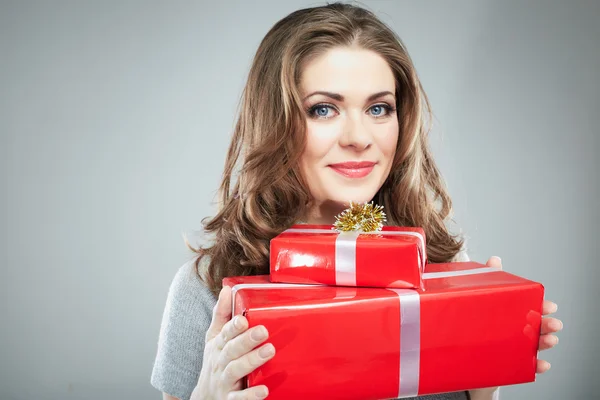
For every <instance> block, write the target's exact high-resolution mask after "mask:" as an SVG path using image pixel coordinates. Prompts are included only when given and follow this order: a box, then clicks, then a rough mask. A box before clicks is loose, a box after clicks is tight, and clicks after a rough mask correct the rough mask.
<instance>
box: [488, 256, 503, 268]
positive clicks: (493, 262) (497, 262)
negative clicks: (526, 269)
mask: <svg viewBox="0 0 600 400" xmlns="http://www.w3.org/2000/svg"><path fill="white" fill-rule="evenodd" d="M485 265H486V267H492V268H500V269H502V259H501V258H500V257H498V256H492V257H490V259H489V260H488V261H487V262H486V263H485Z"/></svg>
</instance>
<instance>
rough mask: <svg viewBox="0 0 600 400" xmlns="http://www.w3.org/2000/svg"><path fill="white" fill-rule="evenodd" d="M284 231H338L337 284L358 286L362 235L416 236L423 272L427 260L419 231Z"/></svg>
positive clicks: (293, 229)
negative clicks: (357, 248)
mask: <svg viewBox="0 0 600 400" xmlns="http://www.w3.org/2000/svg"><path fill="white" fill-rule="evenodd" d="M283 233H317V234H323V233H334V234H335V233H337V235H338V236H337V238H336V240H335V284H336V285H339V286H356V240H357V239H358V237H359V236H360V235H384V236H414V237H416V238H417V239H419V252H418V255H417V256H418V263H419V267H420V269H421V273H423V271H424V270H425V263H426V262H427V257H426V252H425V239H424V238H423V235H421V234H420V233H419V232H412V231H378V232H339V233H338V232H337V231H334V230H333V229H309V228H306V229H305V228H290V229H286V230H285V231H283Z"/></svg>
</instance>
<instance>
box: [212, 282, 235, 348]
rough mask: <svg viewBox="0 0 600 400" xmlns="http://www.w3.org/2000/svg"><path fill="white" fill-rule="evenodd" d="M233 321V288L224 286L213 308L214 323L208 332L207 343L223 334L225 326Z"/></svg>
mask: <svg viewBox="0 0 600 400" xmlns="http://www.w3.org/2000/svg"><path fill="white" fill-rule="evenodd" d="M230 319H231V288H230V287H229V286H224V287H223V289H221V291H220V292H219V299H218V300H217V304H216V305H215V307H214V308H213V316H212V321H211V322H210V326H209V327H208V330H207V331H206V341H207V342H208V341H209V340H211V339H213V338H214V337H215V336H217V335H218V334H219V332H221V330H222V329H223V326H225V324H226V323H227V321H229V320H230Z"/></svg>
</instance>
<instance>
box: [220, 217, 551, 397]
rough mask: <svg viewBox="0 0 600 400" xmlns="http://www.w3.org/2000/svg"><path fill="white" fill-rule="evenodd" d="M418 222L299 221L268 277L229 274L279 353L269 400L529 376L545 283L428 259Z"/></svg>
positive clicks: (257, 381) (269, 368)
mask: <svg viewBox="0 0 600 400" xmlns="http://www.w3.org/2000/svg"><path fill="white" fill-rule="evenodd" d="M425 243H426V241H425V234H424V232H423V230H422V229H420V228H399V227H384V228H383V229H381V230H379V231H374V232H360V231H358V232H356V231H352V232H339V231H336V230H333V229H332V227H331V226H316V225H295V226H292V227H291V228H290V229H288V230H286V231H284V232H283V233H282V234H281V235H279V236H277V237H275V238H274V239H273V240H272V241H271V254H270V257H271V259H270V272H271V273H270V275H263V276H251V277H232V278H226V279H225V280H224V281H223V284H224V285H226V286H231V287H232V294H233V314H234V315H238V314H243V315H245V316H246V318H247V319H248V322H249V325H250V326H255V325H264V326H265V327H266V328H267V330H268V331H269V341H270V342H271V343H273V345H274V346H275V349H276V355H275V357H274V358H273V359H272V360H270V361H269V362H267V363H266V364H264V365H263V366H262V367H260V368H258V369H257V370H255V371H254V372H253V373H251V374H250V375H249V376H248V377H247V381H248V382H247V383H248V385H249V386H255V385H261V384H264V385H266V386H267V387H268V388H269V398H270V399H287V400H294V399H351V400H352V399H355V400H377V399H390V398H404V397H413V396H417V395H425V394H434V393H446V392H453V391H461V390H468V389H476V388H484V387H494V386H502V385H510V384H517V383H525V382H531V381H533V380H534V379H535V371H536V362H537V348H538V341H539V335H540V325H541V311H542V302H543V295H544V288H543V286H542V285H541V284H540V283H537V282H533V281H530V280H527V279H524V278H521V277H519V276H516V275H513V274H510V273H507V272H504V271H501V270H499V269H495V268H489V267H486V266H485V265H482V264H479V263H475V262H454V263H445V264H432V263H427V255H426V247H425Z"/></svg>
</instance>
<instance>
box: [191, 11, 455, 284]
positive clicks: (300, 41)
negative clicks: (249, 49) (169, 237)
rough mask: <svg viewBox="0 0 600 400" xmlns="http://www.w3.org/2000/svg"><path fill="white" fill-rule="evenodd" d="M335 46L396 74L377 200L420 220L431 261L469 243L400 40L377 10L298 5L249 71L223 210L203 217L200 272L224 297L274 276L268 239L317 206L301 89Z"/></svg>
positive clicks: (405, 221) (395, 214)
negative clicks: (386, 163)
mask: <svg viewBox="0 0 600 400" xmlns="http://www.w3.org/2000/svg"><path fill="white" fill-rule="evenodd" d="M337 46H358V47H360V48H363V49H367V50H371V51H374V52H376V53H378V54H379V55H380V56H381V57H383V58H384V59H385V60H386V61H387V63H388V64H389V66H390V68H391V69H392V71H393V73H394V76H395V80H396V99H397V104H396V106H397V112H398V121H399V140H398V145H397V149H396V153H395V159H394V161H393V165H392V169H391V172H390V175H389V176H388V178H387V180H386V181H385V183H384V184H383V185H382V187H381V188H380V190H379V191H378V192H377V194H376V195H375V197H374V198H373V201H374V202H375V203H377V204H380V205H383V206H384V207H385V210H386V214H387V222H388V224H389V225H399V226H420V227H423V229H424V230H425V233H426V237H427V253H428V259H429V261H430V262H446V261H449V260H451V259H452V258H453V257H454V256H455V255H456V253H457V252H458V251H459V250H460V248H461V246H462V244H463V242H462V240H461V239H460V238H458V237H457V236H453V235H451V234H450V233H449V231H448V229H447V227H446V225H445V222H446V220H447V218H448V217H449V215H450V212H451V209H452V202H451V200H450V197H449V196H448V193H447V192H446V188H445V187H444V183H443V180H442V178H441V175H440V173H439V171H438V169H437V167H436V164H435V162H434V160H433V158H432V156H431V153H430V150H429V146H428V134H429V131H430V127H431V123H430V122H431V118H430V115H431V111H430V106H429V101H428V99H427V96H426V95H425V93H424V91H423V88H422V86H421V83H420V81H419V79H418V77H417V74H416V71H415V68H414V66H413V63H412V61H411V59H410V57H409V55H408V52H407V50H406V48H405V46H404V44H403V43H402V41H401V40H400V38H399V37H398V36H397V35H396V34H395V33H394V32H393V31H392V30H391V29H390V28H389V27H388V26H387V25H385V24H384V23H383V22H381V21H380V20H379V19H378V18H377V17H376V16H375V15H374V14H373V13H372V12H371V11H368V10H366V9H364V8H360V7H357V6H353V5H349V4H340V3H334V4H329V5H326V6H322V7H314V8H305V9H302V10H298V11H295V12H293V13H291V14H290V15H288V16H287V17H285V18H283V19H282V20H280V21H279V22H277V23H276V24H275V25H274V26H273V27H272V28H271V30H270V31H269V32H268V33H267V35H266V36H265V37H264V39H263V40H262V42H261V44H260V46H259V48H258V50H257V52H256V55H255V57H254V60H253V62H252V66H251V69H250V72H249V76H248V81H247V83H246V86H245V88H244V91H243V94H242V99H241V103H240V110H239V117H238V119H237V122H236V126H235V130H234V132H233V137H232V140H231V144H230V147H229V151H228V153H227V159H226V162H225V170H224V172H223V178H222V182H221V185H220V190H219V197H220V202H219V210H218V213H217V214H216V215H215V216H214V217H212V218H211V219H206V218H205V219H204V220H203V225H204V231H205V232H206V233H207V234H209V235H210V236H211V237H212V241H211V243H210V245H209V246H207V247H202V246H200V247H199V248H194V247H193V246H191V245H190V244H189V242H188V241H187V239H186V244H187V245H188V247H189V248H190V249H191V250H192V251H194V252H195V253H196V254H197V258H196V260H195V262H196V266H198V265H200V260H201V259H202V258H203V257H205V256H208V257H209V259H208V260H207V262H205V263H202V264H203V266H204V267H205V268H204V269H199V268H196V270H197V273H198V276H199V277H200V279H203V280H204V281H205V282H206V284H207V285H208V287H209V288H210V289H211V290H212V291H213V292H214V293H215V294H216V293H217V292H218V291H219V290H220V288H221V284H222V283H221V281H222V279H223V278H224V277H227V276H236V275H258V274H268V273H269V242H270V240H271V239H272V238H273V237H274V236H276V235H278V234H279V233H281V232H282V231H284V230H285V229H287V228H289V227H290V226H291V225H292V224H294V222H296V221H298V220H300V219H301V218H303V217H304V216H305V214H306V212H307V210H308V208H309V207H310V202H311V197H310V193H309V191H308V189H307V185H306V184H305V182H304V181H303V178H302V176H301V175H300V174H299V168H298V164H299V158H300V157H301V155H302V151H299V149H304V146H305V131H306V118H307V117H306V112H305V110H304V109H303V107H302V101H301V94H300V92H299V88H298V86H299V81H300V74H301V72H302V66H303V65H304V64H306V63H307V62H308V61H310V60H311V59H313V58H314V57H316V56H318V55H320V54H323V53H324V52H326V51H327V50H329V49H331V48H333V47H337Z"/></svg>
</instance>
